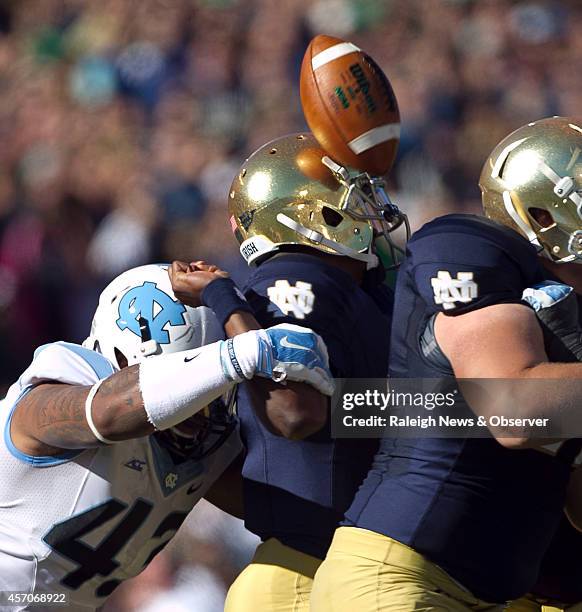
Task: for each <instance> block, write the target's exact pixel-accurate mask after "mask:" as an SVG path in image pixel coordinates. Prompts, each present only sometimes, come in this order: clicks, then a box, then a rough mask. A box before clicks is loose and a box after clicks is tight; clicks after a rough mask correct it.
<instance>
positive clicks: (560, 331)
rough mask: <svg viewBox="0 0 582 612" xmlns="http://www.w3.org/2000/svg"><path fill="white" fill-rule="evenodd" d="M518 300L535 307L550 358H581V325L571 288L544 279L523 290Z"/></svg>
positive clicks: (575, 299)
mask: <svg viewBox="0 0 582 612" xmlns="http://www.w3.org/2000/svg"><path fill="white" fill-rule="evenodd" d="M521 299H522V300H523V301H524V302H527V303H528V304H529V305H530V306H531V307H532V308H533V309H534V310H535V313H536V317H537V318H538V320H539V322H540V325H541V327H542V330H543V332H544V343H545V348H546V353H547V355H548V357H549V359H550V361H554V362H558V361H563V362H572V361H582V328H581V327H580V318H579V314H578V300H577V297H576V294H575V293H574V290H573V289H572V287H570V286H569V285H565V284H563V283H557V282H555V281H545V282H543V283H540V284H538V285H534V286H533V287H528V288H527V289H524V291H523V294H522V296H521Z"/></svg>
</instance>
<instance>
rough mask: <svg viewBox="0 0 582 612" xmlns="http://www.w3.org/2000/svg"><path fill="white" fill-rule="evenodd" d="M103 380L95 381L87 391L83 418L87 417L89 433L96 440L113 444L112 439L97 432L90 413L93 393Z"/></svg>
mask: <svg viewBox="0 0 582 612" xmlns="http://www.w3.org/2000/svg"><path fill="white" fill-rule="evenodd" d="M103 380H105V379H102V380H100V381H98V382H97V383H95V384H94V385H93V386H92V387H91V390H90V391H89V395H87V399H86V400H85V418H86V419H87V425H89V429H90V430H91V433H92V434H93V435H94V436H95V438H97V440H99V442H101V443H102V444H115V441H114V440H110V439H109V438H106V437H105V436H102V435H101V434H100V433H99V430H98V429H97V427H96V426H95V423H94V422H93V414H92V408H93V398H94V397H95V394H96V393H97V391H98V390H99V387H100V386H101V383H102V382H103Z"/></svg>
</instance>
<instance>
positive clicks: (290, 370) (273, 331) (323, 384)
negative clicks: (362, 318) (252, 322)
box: [256, 323, 334, 396]
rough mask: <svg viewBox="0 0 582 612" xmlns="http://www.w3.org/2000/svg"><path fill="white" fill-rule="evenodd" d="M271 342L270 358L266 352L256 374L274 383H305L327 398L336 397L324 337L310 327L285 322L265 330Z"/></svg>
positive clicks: (260, 360)
mask: <svg viewBox="0 0 582 612" xmlns="http://www.w3.org/2000/svg"><path fill="white" fill-rule="evenodd" d="M265 332H266V334H267V336H268V337H269V340H270V342H271V347H272V353H271V359H269V357H268V353H267V352H266V351H265V352H264V353H263V355H262V357H263V358H262V359H259V363H258V366H257V370H256V374H257V375H259V376H265V377H267V378H272V379H273V380H275V381H278V382H281V381H283V380H294V381H297V382H306V383H308V384H310V385H311V386H312V387H315V388H316V389H317V390H318V391H319V392H321V393H323V394H324V395H330V396H331V395H333V391H334V382H333V378H332V375H331V372H330V371H329V357H328V354H327V347H326V346H325V342H324V341H323V340H322V339H321V336H319V335H318V334H316V333H315V332H313V331H311V330H310V329H308V328H307V327H301V326H299V325H292V324H291V323H282V324H281V325H275V326H274V327H270V328H268V329H266V330H265Z"/></svg>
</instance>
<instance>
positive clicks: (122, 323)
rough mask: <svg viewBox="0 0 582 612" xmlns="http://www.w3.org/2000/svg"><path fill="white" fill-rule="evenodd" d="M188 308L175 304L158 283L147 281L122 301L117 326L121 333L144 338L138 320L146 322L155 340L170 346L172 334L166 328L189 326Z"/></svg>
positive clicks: (131, 290) (130, 291) (127, 294)
mask: <svg viewBox="0 0 582 612" xmlns="http://www.w3.org/2000/svg"><path fill="white" fill-rule="evenodd" d="M185 312H186V307H185V306H184V305H183V304H180V303H179V302H175V301H174V300H173V299H172V298H171V297H170V296H169V295H168V294H167V293H166V292H165V291H162V290H161V289H158V287H157V286H156V284H155V283H152V282H145V283H144V284H143V285H140V286H139V287H133V289H130V290H129V291H128V292H127V293H126V294H125V295H124V296H123V297H122V298H121V300H120V301H119V308H118V313H119V319H117V321H116V323H117V327H119V329H121V330H122V331H123V330H124V329H129V330H131V331H132V332H133V333H134V334H135V335H136V336H141V332H140V328H139V323H138V321H137V319H138V317H139V316H140V315H141V316H142V317H143V318H144V319H146V320H147V322H148V324H149V330H150V334H151V338H152V340H155V341H156V342H157V343H158V344H169V342H170V334H169V333H168V332H167V331H166V330H165V329H164V328H165V327H166V325H183V324H184V323H186V319H184V313H185Z"/></svg>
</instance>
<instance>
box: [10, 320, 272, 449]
mask: <svg viewBox="0 0 582 612" xmlns="http://www.w3.org/2000/svg"><path fill="white" fill-rule="evenodd" d="M261 333H263V334H266V333H267V332H261ZM264 340H266V343H265V342H263V341H264ZM270 349H271V347H270V340H269V339H268V338H266V337H263V338H262V339H260V338H259V337H258V335H257V332H249V333H248V334H242V335H239V336H237V338H236V339H235V340H234V341H233V343H232V345H231V347H230V350H228V347H226V343H225V342H222V341H219V342H215V343H213V344H209V345H206V346H203V347H200V348H198V349H191V350H188V351H182V352H178V353H172V354H167V355H161V356H159V357H153V358H149V359H145V360H144V361H142V362H141V363H140V364H137V365H133V366H130V367H127V368H124V369H122V370H121V371H119V372H116V373H114V374H112V375H111V376H109V377H107V378H105V379H103V380H100V381H99V382H97V383H96V384H95V385H94V386H86V385H76V384H64V383H56V384H55V383H54V382H51V381H50V380H49V381H47V382H41V383H40V384H36V385H35V386H33V387H32V388H31V389H30V390H29V391H28V392H27V393H26V394H24V396H23V397H22V398H21V399H20V401H19V402H18V404H17V405H16V407H15V409H14V412H13V415H12V422H11V436H12V441H13V443H14V444H15V445H16V447H17V448H18V449H19V450H21V451H22V452H25V453H27V454H29V455H33V456H38V455H54V454H58V453H59V452H60V451H61V450H62V449H79V448H90V447H94V446H99V445H100V444H104V443H109V442H119V441H122V440H128V439H131V438H137V437H141V436H145V435H148V434H151V433H152V432H153V431H154V430H164V429H168V428H169V427H173V426H174V425H177V424H178V423H180V422H182V421H184V420H185V419H187V418H189V417H190V416H192V415H193V414H195V413H196V412H198V411H199V410H201V409H202V408H204V407H205V406H207V405H208V404H209V403H210V402H211V401H213V400H215V399H216V398H218V397H220V396H221V395H222V394H223V393H226V392H227V391H228V390H229V389H230V388H231V387H232V386H233V385H234V384H235V383H236V382H240V381H241V380H243V379H244V378H245V377H247V376H248V377H249V378H250V377H251V376H253V375H254V374H255V370H257V366H258V364H259V361H260V360H261V359H262V358H263V357H264V354H263V352H264V351H265V350H266V351H267V352H269V351H270ZM60 350H65V349H60ZM56 357H58V355H57V356H56ZM41 359H45V360H50V359H51V355H50V350H48V351H45V352H43V353H42V356H41ZM235 362H236V367H235V365H234V363H235Z"/></svg>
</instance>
